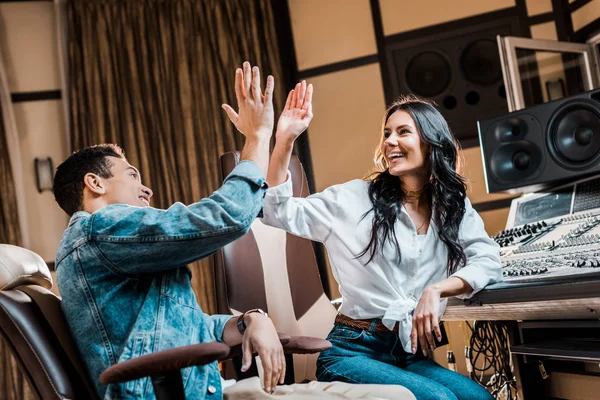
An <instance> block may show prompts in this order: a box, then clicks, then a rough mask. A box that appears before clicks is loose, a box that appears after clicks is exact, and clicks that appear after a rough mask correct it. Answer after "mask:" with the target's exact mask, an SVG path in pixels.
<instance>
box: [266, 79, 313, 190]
mask: <svg viewBox="0 0 600 400" xmlns="http://www.w3.org/2000/svg"><path fill="white" fill-rule="evenodd" d="M312 93H313V86H312V85H308V87H307V86H306V81H302V82H300V83H298V84H297V85H296V87H295V88H294V89H293V90H291V91H290V93H289V95H288V97H287V101H286V102H285V107H284V108H283V112H282V113H281V116H280V117H279V121H278V122H277V131H276V133H275V138H276V141H275V148H274V149H273V154H272V155H271V162H270V163H269V171H268V173H267V182H269V185H270V186H271V187H274V186H278V185H281V184H282V183H284V182H285V179H286V177H287V169H288V165H289V164H290V158H291V156H292V150H293V149H294V142H295V141H296V139H297V138H298V136H300V135H301V134H302V132H304V131H305V130H306V128H308V125H309V124H310V121H311V120H312V117H313V114H312Z"/></svg>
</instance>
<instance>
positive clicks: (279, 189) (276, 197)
mask: <svg viewBox="0 0 600 400" xmlns="http://www.w3.org/2000/svg"><path fill="white" fill-rule="evenodd" d="M293 195H294V187H293V186H292V174H291V173H290V171H289V170H288V172H287V176H286V179H285V182H283V183H282V184H280V185H277V186H274V187H270V188H268V189H267V194H266V195H265V202H266V203H271V204H279V203H282V202H284V201H286V200H287V199H289V198H290V197H292V196H293Z"/></svg>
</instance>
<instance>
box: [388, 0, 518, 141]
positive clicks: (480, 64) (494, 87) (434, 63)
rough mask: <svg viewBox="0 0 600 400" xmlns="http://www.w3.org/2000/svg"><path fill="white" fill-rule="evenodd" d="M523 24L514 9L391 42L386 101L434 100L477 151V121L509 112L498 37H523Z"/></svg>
mask: <svg viewBox="0 0 600 400" xmlns="http://www.w3.org/2000/svg"><path fill="white" fill-rule="evenodd" d="M518 21H519V18H518V14H517V10H516V8H514V9H507V10H503V11H498V12H494V13H490V14H487V15H485V16H477V17H472V18H468V19H465V20H460V21H454V22H451V23H447V24H441V25H438V26H435V27H430V28H425V29H420V30H418V31H413V32H407V33H403V34H398V35H394V36H390V37H387V38H386V57H387V60H388V66H389V71H390V75H391V76H390V84H391V87H392V93H391V96H390V95H389V94H390V91H389V89H388V91H387V92H386V93H387V94H388V99H387V100H388V101H389V100H391V99H390V98H389V97H396V96H398V95H401V94H408V93H413V94H417V95H419V96H422V97H426V98H429V99H432V100H434V101H435V102H436V103H437V104H438V106H439V109H440V111H441V113H442V115H444V117H445V118H446V120H447V121H448V124H449V125H450V128H451V129H452V131H453V132H454V134H455V136H456V137H457V138H458V139H459V140H460V141H461V142H462V143H463V144H467V145H469V144H470V145H477V120H478V119H486V118H491V117H493V116H494V115H499V114H502V113H506V112H508V106H507V101H506V91H505V88H504V83H503V81H502V67H501V64H500V56H499V53H498V45H497V44H496V35H502V36H520V35H521V33H522V32H520V27H519V23H518ZM465 142H466V143H465ZM469 142H470V143H469Z"/></svg>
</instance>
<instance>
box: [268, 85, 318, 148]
mask: <svg viewBox="0 0 600 400" xmlns="http://www.w3.org/2000/svg"><path fill="white" fill-rule="evenodd" d="M312 94H313V85H312V84H311V85H308V87H307V86H306V81H302V82H300V83H298V84H297V85H296V87H295V88H294V89H292V90H291V91H290V93H289V94H288V97H287V100H286V102H285V107H284V109H283V112H282V113H281V116H280V117H279V121H278V122H277V133H276V137H277V141H280V140H291V141H293V140H295V139H296V138H297V137H298V136H300V134H301V133H302V132H304V131H305V130H306V128H308V125H309V124H310V121H311V120H312V117H313V113H312Z"/></svg>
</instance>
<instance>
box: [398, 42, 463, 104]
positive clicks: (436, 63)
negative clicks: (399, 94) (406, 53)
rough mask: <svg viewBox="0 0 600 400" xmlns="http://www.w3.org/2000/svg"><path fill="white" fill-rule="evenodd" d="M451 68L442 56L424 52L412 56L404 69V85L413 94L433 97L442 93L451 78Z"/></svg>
mask: <svg viewBox="0 0 600 400" xmlns="http://www.w3.org/2000/svg"><path fill="white" fill-rule="evenodd" d="M451 71H452V67H451V66H450V63H449V62H448V60H447V59H446V57H444V56H443V55H442V54H440V53H438V52H436V51H424V52H422V53H419V54H417V55H416V56H414V57H413V58H412V59H411V60H410V61H409V63H408V66H407V67H406V83H407V85H408V87H409V88H410V89H411V90H412V91H413V92H414V93H415V94H418V95H420V96H424V97H433V96H437V95H439V94H441V93H442V92H444V91H445V90H446V89H447V88H448V85H450V80H451V78H452V75H451V74H452V72H451Z"/></svg>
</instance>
